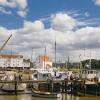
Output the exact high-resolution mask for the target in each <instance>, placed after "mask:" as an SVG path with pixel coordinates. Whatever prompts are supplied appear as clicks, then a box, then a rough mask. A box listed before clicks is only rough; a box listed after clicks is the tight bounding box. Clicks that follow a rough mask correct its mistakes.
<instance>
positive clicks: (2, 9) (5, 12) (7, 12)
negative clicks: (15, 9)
mask: <svg viewBox="0 0 100 100" xmlns="http://www.w3.org/2000/svg"><path fill="white" fill-rule="evenodd" d="M0 12H2V13H4V14H12V12H11V11H7V10H5V9H4V8H3V7H0Z"/></svg>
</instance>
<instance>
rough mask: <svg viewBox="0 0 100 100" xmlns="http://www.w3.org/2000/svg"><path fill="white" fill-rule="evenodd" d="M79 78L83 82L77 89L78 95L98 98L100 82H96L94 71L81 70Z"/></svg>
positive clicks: (88, 69) (89, 69)
mask: <svg viewBox="0 0 100 100" xmlns="http://www.w3.org/2000/svg"><path fill="white" fill-rule="evenodd" d="M88 66H89V65H88ZM80 77H81V79H82V80H84V81H83V83H82V84H80V85H79V87H78V93H79V94H85V95H99V96H100V82H98V78H97V72H96V70H94V69H91V68H85V69H82V70H81V72H80Z"/></svg>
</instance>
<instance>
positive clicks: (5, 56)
mask: <svg viewBox="0 0 100 100" xmlns="http://www.w3.org/2000/svg"><path fill="white" fill-rule="evenodd" d="M0 58H23V56H22V55H14V54H11V55H10V54H1V55H0Z"/></svg>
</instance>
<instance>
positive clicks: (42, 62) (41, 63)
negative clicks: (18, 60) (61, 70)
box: [36, 55, 52, 69]
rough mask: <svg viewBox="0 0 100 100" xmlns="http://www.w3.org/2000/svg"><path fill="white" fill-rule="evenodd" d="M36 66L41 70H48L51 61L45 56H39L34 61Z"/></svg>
mask: <svg viewBox="0 0 100 100" xmlns="http://www.w3.org/2000/svg"><path fill="white" fill-rule="evenodd" d="M36 65H37V67H38V68H41V69H49V68H52V60H51V58H50V57H49V56H47V55H43V56H39V57H38V59H37V61H36Z"/></svg>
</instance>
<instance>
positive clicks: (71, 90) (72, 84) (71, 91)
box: [71, 82, 73, 95]
mask: <svg viewBox="0 0 100 100" xmlns="http://www.w3.org/2000/svg"><path fill="white" fill-rule="evenodd" d="M72 88H73V83H72V82H71V95H72V92H73V89H72Z"/></svg>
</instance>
